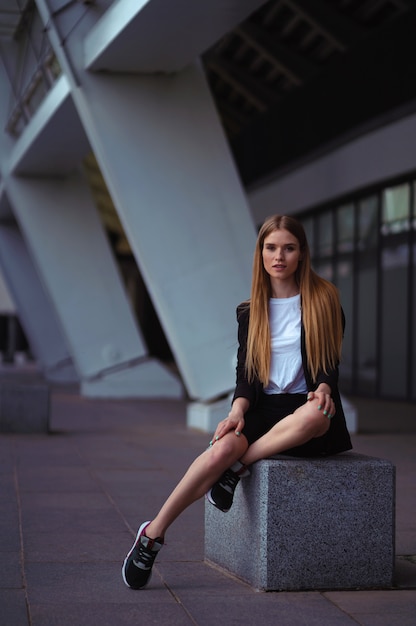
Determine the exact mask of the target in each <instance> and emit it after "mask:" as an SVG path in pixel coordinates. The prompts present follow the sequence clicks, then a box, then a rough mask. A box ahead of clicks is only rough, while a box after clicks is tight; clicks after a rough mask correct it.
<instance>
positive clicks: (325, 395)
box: [308, 383, 335, 419]
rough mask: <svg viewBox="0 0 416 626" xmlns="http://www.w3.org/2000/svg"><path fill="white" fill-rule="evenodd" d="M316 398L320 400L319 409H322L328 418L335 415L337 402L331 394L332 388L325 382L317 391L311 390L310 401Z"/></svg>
mask: <svg viewBox="0 0 416 626" xmlns="http://www.w3.org/2000/svg"><path fill="white" fill-rule="evenodd" d="M314 398H316V399H317V400H318V402H319V404H318V411H320V410H322V412H323V414H324V415H326V416H327V418H328V419H331V417H334V415H335V403H334V401H333V399H332V396H331V388H330V386H329V385H326V384H325V383H321V384H320V385H319V387H318V388H317V389H316V390H315V391H309V393H308V401H310V400H313V399H314Z"/></svg>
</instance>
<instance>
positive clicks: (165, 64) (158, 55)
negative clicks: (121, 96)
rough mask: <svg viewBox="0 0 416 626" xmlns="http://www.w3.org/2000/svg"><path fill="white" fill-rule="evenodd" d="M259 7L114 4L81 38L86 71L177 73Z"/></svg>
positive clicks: (240, 0) (223, 0)
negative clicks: (84, 38) (82, 39)
mask: <svg viewBox="0 0 416 626" xmlns="http://www.w3.org/2000/svg"><path fill="white" fill-rule="evenodd" d="M262 4H264V0H210V1H209V2H207V1H206V0H169V2H166V0H148V1H147V2H144V1H143V0H142V1H141V2H138V1H137V0H119V1H118V2H114V3H113V4H112V6H111V7H110V8H109V9H108V10H107V12H106V13H105V14H104V15H103V17H102V18H101V20H100V21H99V22H98V23H97V24H96V26H95V27H94V28H93V29H92V31H91V32H90V33H89V35H88V36H87V37H86V40H85V46H84V54H85V67H86V69H89V70H95V71H98V70H108V71H113V72H117V71H119V72H144V73H153V72H176V71H178V70H181V69H183V68H184V67H185V66H187V65H188V64H189V63H191V62H192V61H193V60H194V59H195V58H196V57H198V56H199V55H200V54H202V53H203V52H204V51H205V50H207V49H208V48H209V47H210V46H211V45H212V44H214V43H215V42H216V41H217V40H218V39H219V38H220V37H222V36H223V35H224V34H225V33H227V32H228V31H229V30H231V29H232V28H234V27H235V26H237V25H238V24H239V23H240V22H241V21H243V20H244V19H245V18H246V17H248V16H249V15H250V14H251V13H252V12H253V11H255V10H256V9H257V8H259V7H260V6H261V5H262Z"/></svg>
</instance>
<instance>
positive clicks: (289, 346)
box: [264, 295, 308, 394]
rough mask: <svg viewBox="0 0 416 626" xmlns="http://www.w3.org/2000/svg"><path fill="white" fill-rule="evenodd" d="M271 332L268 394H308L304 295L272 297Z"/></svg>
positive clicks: (270, 302)
mask: <svg viewBox="0 0 416 626" xmlns="http://www.w3.org/2000/svg"><path fill="white" fill-rule="evenodd" d="M269 319H270V332H271V349H272V354H271V363H270V380H269V384H268V385H267V387H265V389H264V392H265V393H267V394H274V393H307V391H308V389H307V387H306V381H305V375H304V373H303V367H302V355H301V350H300V334H301V310H300V295H297V296H293V297H292V298H270V301H269Z"/></svg>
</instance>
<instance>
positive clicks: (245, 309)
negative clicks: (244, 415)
mask: <svg viewBox="0 0 416 626" xmlns="http://www.w3.org/2000/svg"><path fill="white" fill-rule="evenodd" d="M249 318H250V308H249V304H248V303H242V304H240V305H239V306H238V307H237V322H238V351H237V367H236V387H235V391H234V396H233V402H234V400H235V399H236V398H241V397H242V398H247V400H248V401H249V403H250V408H252V407H253V406H254V405H255V403H256V401H257V398H258V391H259V390H258V387H259V383H258V382H253V383H249V381H248V379H247V373H246V354H247V336H248V322H249Z"/></svg>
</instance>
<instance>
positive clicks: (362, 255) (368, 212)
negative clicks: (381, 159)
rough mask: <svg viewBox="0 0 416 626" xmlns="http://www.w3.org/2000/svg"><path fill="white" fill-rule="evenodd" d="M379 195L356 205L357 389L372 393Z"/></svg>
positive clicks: (374, 383) (374, 385)
mask: <svg viewBox="0 0 416 626" xmlns="http://www.w3.org/2000/svg"><path fill="white" fill-rule="evenodd" d="M377 242H378V197H377V196H370V197H368V198H365V199H364V200H362V201H361V202H360V203H359V205H358V252H357V275H356V281H357V333H356V335H357V342H356V355H355V356H356V359H355V360H356V369H355V376H356V388H357V391H358V393H362V394H364V395H370V396H373V395H375V394H376V391H377V378H378V372H377V364H378V350H377V324H378V310H377V298H378V290H377V286H378V266H377Z"/></svg>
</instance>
